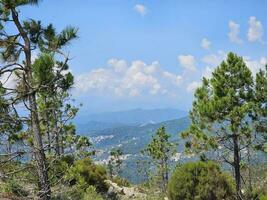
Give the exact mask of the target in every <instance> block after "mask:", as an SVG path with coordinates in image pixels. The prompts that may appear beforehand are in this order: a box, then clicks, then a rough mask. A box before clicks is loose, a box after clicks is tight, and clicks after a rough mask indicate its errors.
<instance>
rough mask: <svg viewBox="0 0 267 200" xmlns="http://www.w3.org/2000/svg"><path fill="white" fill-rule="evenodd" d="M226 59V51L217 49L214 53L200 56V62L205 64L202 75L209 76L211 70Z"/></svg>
mask: <svg viewBox="0 0 267 200" xmlns="http://www.w3.org/2000/svg"><path fill="white" fill-rule="evenodd" d="M224 59H226V53H225V52H224V51H221V50H220V51H218V52H217V53H214V54H208V55H205V56H204V57H203V58H202V62H203V63H205V64H206V67H205V69H204V70H203V72H202V76H204V77H206V78H210V77H211V75H212V72H213V70H214V69H215V68H216V67H217V66H218V65H220V63H221V62H222V61H223V60H224Z"/></svg>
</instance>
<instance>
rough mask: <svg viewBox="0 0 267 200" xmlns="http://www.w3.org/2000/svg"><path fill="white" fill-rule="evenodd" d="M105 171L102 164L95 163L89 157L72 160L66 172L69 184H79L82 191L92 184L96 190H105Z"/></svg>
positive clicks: (106, 187)
mask: <svg viewBox="0 0 267 200" xmlns="http://www.w3.org/2000/svg"><path fill="white" fill-rule="evenodd" d="M106 179H107V173H106V170H105V168H104V167H103V166H101V165H95V164H94V163H93V161H92V160H91V159H90V158H85V159H82V160H78V161H76V162H74V165H73V166H72V167H71V168H70V170H69V172H68V174H67V181H68V182H69V185H70V186H79V187H80V188H81V189H83V190H84V191H85V190H86V189H87V188H88V187H89V186H94V187H95V188H96V190H97V192H105V191H107V189H108V186H107V185H106V183H105V180H106Z"/></svg>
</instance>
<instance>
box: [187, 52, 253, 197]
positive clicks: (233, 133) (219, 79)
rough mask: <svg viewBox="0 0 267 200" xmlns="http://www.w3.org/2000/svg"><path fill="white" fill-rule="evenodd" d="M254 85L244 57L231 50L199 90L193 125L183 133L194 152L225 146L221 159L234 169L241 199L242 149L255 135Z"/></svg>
mask: <svg viewBox="0 0 267 200" xmlns="http://www.w3.org/2000/svg"><path fill="white" fill-rule="evenodd" d="M253 88H254V83H253V77H252V74H251V71H250V70H249V68H248V67H247V66H246V64H245V62H244V61H243V59H242V57H238V56H237V55H235V54H233V53H229V54H228V57H227V59H226V61H223V62H222V63H221V64H220V65H219V66H218V67H217V68H216V69H215V71H214V72H213V74H212V77H211V79H210V80H208V79H206V78H203V83H202V86H201V87H200V88H198V89H197V90H196V92H195V101H194V102H193V109H192V111H191V112H190V117H191V121H192V124H191V126H190V128H189V130H187V131H185V132H184V133H183V134H182V135H183V137H184V138H187V139H188V141H187V142H186V147H187V149H188V150H190V151H195V152H205V151H207V150H210V149H213V150H216V149H217V150H218V149H221V150H219V151H218V152H219V155H220V158H222V159H223V161H225V162H227V163H228V164H230V165H231V166H232V167H233V169H234V173H235V184H236V193H237V198H238V199H241V198H242V193H241V171H240V165H241V152H242V150H243V149H245V148H246V147H247V146H248V145H250V144H251V143H250V141H251V138H252V136H253V132H252V123H251V120H252V119H251V113H252V110H253V98H254V90H253ZM232 158H233V159H232Z"/></svg>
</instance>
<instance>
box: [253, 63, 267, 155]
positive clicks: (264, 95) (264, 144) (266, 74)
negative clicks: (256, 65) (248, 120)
mask: <svg viewBox="0 0 267 200" xmlns="http://www.w3.org/2000/svg"><path fill="white" fill-rule="evenodd" d="M253 120H254V123H255V129H256V131H257V132H258V133H260V136H261V137H258V138H257V139H258V141H257V145H256V148H257V149H260V150H262V151H264V152H266V153H267V65H266V66H265V69H261V70H260V72H259V73H257V75H256V88H255V115H254V119H253Z"/></svg>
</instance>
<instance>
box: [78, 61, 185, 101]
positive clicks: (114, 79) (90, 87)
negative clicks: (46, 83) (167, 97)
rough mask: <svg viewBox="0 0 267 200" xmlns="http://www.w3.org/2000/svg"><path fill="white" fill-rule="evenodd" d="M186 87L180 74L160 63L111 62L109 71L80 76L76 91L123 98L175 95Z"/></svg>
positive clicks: (108, 64)
mask: <svg viewBox="0 0 267 200" xmlns="http://www.w3.org/2000/svg"><path fill="white" fill-rule="evenodd" d="M181 83H182V77H181V76H180V75H178V74H175V73H171V72H169V71H165V70H163V69H162V68H161V66H160V63H159V62H158V61H155V62H152V63H151V64H146V63H145V62H143V61H141V60H137V61H133V62H132V63H131V64H128V63H127V62H126V61H125V60H119V59H110V60H109V61H108V63H107V67H104V68H98V69H94V70H91V71H90V72H89V73H87V74H82V75H79V76H77V78H76V83H75V88H76V90H77V91H78V92H83V93H101V94H110V95H115V96H119V97H137V96H143V95H152V96H153V95H160V94H172V93H173V92H174V91H175V90H177V88H178V87H179V86H180V84H181Z"/></svg>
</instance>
